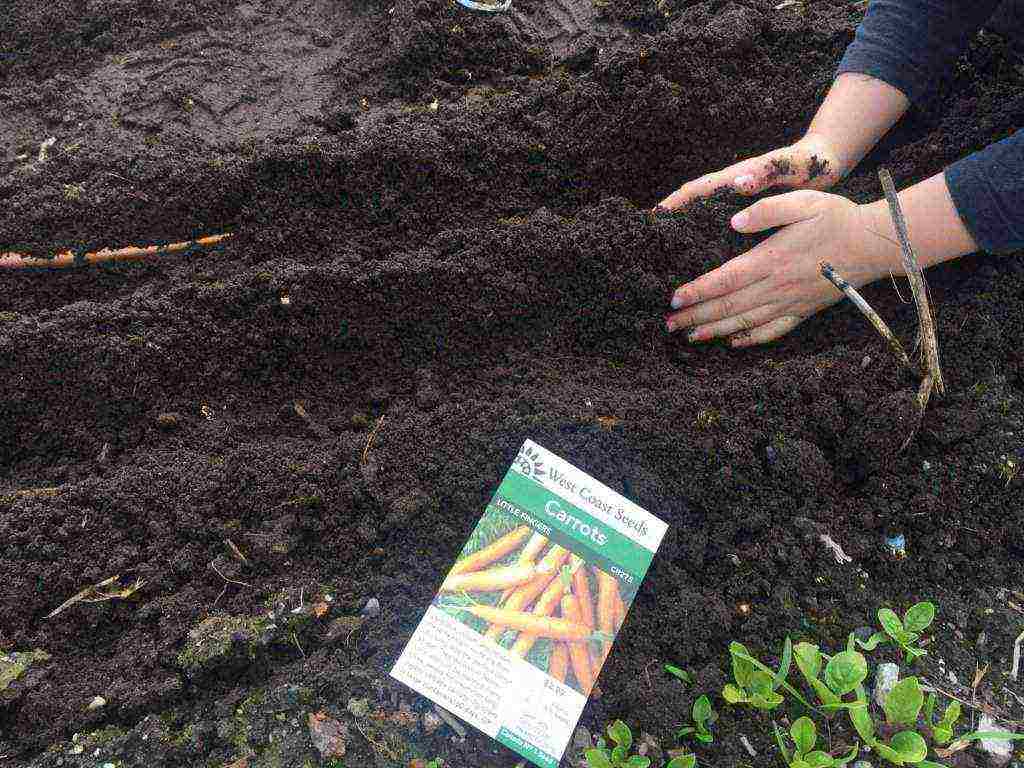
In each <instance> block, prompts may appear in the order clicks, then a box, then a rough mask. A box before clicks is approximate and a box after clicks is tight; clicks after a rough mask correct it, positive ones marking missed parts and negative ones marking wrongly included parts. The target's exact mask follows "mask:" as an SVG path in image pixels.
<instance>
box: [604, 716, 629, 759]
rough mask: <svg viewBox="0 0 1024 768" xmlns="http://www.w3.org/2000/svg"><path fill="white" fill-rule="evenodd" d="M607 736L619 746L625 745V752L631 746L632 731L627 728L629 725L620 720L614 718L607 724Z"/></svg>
mask: <svg viewBox="0 0 1024 768" xmlns="http://www.w3.org/2000/svg"><path fill="white" fill-rule="evenodd" d="M608 738H609V739H611V740H612V741H614V742H615V743H616V744H618V745H619V746H620V747H625V748H626V751H627V752H628V751H629V748H630V747H631V746H633V733H632V732H631V731H630V730H629V726H628V725H626V724H625V723H624V722H622V721H621V720H616V721H615V722H614V723H612V724H611V725H609V726H608Z"/></svg>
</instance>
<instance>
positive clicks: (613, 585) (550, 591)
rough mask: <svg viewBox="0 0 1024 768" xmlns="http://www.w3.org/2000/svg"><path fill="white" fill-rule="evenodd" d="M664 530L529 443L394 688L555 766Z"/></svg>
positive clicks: (398, 667)
mask: <svg viewBox="0 0 1024 768" xmlns="http://www.w3.org/2000/svg"><path fill="white" fill-rule="evenodd" d="M665 530H666V525H665V523H664V522H663V521H661V520H659V519H658V518H657V517H655V516H654V515H651V514H650V513H649V512H647V511H646V510H644V509H642V508H640V507H639V506H637V505H636V504H635V503H633V502H632V501H630V500H629V499H626V498H625V497H623V496H621V495H620V494H618V493H616V492H615V491H613V490H612V489H610V488H608V487H607V486H605V485H603V484H602V483H600V482H598V481H597V480H595V479H594V478H592V477H590V476H589V475H587V474H586V473H585V472H583V471H581V470H580V469H578V468H576V467H574V466H573V465H571V464H569V463H568V462H566V461H564V460H563V459H561V458H559V457H558V456H556V455H555V454H553V453H551V452H550V451H547V450H546V449H544V448H542V447H541V446H539V445H537V444H536V443H533V442H532V441H529V440H528V441H526V443H524V445H523V447H522V448H521V449H520V451H519V454H518V455H517V456H516V459H515V461H514V462H513V464H512V467H511V468H510V469H509V471H508V473H507V474H506V475H505V477H504V479H503V480H502V482H501V484H500V485H499V486H498V489H497V491H496V492H495V494H494V496H493V497H492V499H491V501H490V503H489V504H488V505H487V508H486V510H485V511H484V514H483V515H482V517H481V518H480V520H479V521H478V523H477V525H476V527H475V528H474V529H473V531H472V533H471V534H470V536H469V538H468V540H467V541H466V544H465V546H464V547H463V549H462V552H461V553H460V554H459V556H458V557H457V558H456V560H455V563H454V564H453V565H452V567H451V569H450V570H449V572H448V573H447V574H446V575H445V577H444V579H443V581H442V582H441V584H440V587H439V588H438V591H437V595H436V596H435V598H434V600H433V602H432V603H431V605H430V607H429V608H428V609H427V614H426V616H425V617H424V618H423V620H422V621H421V623H420V624H419V626H418V627H417V628H416V631H415V632H414V634H413V637H412V639H411V640H410V641H409V644H408V645H407V646H406V648H405V650H404V651H403V653H402V655H401V656H400V657H399V659H398V661H397V662H396V663H395V667H394V669H393V670H392V672H391V674H392V676H393V677H395V678H396V679H397V680H399V681H401V682H403V683H405V684H406V685H408V686H410V687H411V688H413V689H414V690H416V691H417V692H419V693H421V694H423V695H424V696H427V697H428V698H430V699H431V700H433V701H434V702H435V703H437V704H439V705H440V706H442V707H444V708H446V709H448V710H450V711H451V712H452V713H454V714H455V715H457V716H459V717H461V718H463V719H465V720H466V721H467V722H468V723H470V724H471V725H473V726H475V727H477V728H479V729H480V730H481V731H483V732H484V733H487V734H488V735H490V736H492V737H493V738H495V739H496V740H498V741H499V742H501V743H502V744H504V745H505V746H507V747H509V748H510V749H512V750H513V751H515V752H517V753H518V754H520V755H521V756H523V757H525V758H527V759H528V760H530V761H531V762H533V763H534V764H536V765H538V766H543V767H544V768H554V766H557V765H558V762H559V760H560V759H561V756H562V754H563V752H564V750H565V747H566V746H567V745H568V743H569V741H570V739H571V737H572V733H573V730H574V728H575V726H576V722H577V721H578V719H579V716H580V714H581V713H582V711H583V707H584V705H585V704H586V701H587V697H589V695H590V692H591V691H592V689H593V687H594V684H595V683H596V681H597V678H598V675H599V673H600V671H601V667H602V666H603V665H604V663H605V660H606V659H607V658H608V655H609V654H610V653H611V651H612V646H613V644H614V641H615V637H616V635H617V634H618V632H619V630H620V629H621V627H622V624H623V621H624V620H625V617H626V613H627V612H628V610H629V606H630V605H631V604H632V602H633V600H634V598H635V596H636V594H637V591H638V589H639V588H640V584H641V582H642V581H643V578H644V576H645V575H646V573H647V569H648V567H649V566H650V564H651V561H652V559H653V557H654V554H655V552H656V551H657V549H658V546H659V545H660V543H661V539H662V537H663V536H664V534H665Z"/></svg>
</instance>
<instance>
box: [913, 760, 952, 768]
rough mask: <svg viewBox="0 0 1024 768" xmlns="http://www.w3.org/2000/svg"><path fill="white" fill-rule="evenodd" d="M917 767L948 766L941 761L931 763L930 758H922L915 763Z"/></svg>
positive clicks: (938, 767)
mask: <svg viewBox="0 0 1024 768" xmlns="http://www.w3.org/2000/svg"><path fill="white" fill-rule="evenodd" d="M917 768H948V767H947V766H945V765H943V764H942V763H933V762H932V761H931V760H922V761H921V762H920V763H918V764H917Z"/></svg>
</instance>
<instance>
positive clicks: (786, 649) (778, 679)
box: [772, 637, 793, 690]
mask: <svg viewBox="0 0 1024 768" xmlns="http://www.w3.org/2000/svg"><path fill="white" fill-rule="evenodd" d="M792 664H793V643H792V642H791V641H790V639H789V638H788V637H787V638H786V642H784V643H783V644H782V659H781V660H780V662H779V671H778V672H776V673H775V682H774V683H772V689H773V690H774V689H778V687H779V686H780V685H782V684H783V683H784V682H786V678H787V677H789V668H790V667H791V666H792Z"/></svg>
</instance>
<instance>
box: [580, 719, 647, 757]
mask: <svg viewBox="0 0 1024 768" xmlns="http://www.w3.org/2000/svg"><path fill="white" fill-rule="evenodd" d="M608 738H609V739H610V740H611V741H612V743H613V744H615V746H614V747H612V748H611V749H608V748H607V747H606V746H604V743H603V741H602V742H599V743H598V746H597V748H596V749H588V750H587V751H586V753H585V757H586V760H587V768H648V766H650V764H651V759H650V758H649V757H642V756H641V755H630V754H629V750H630V748H631V747H632V746H633V733H632V731H630V730H629V726H628V725H626V724H625V723H624V722H622V721H621V720H616V721H615V722H614V723H612V724H611V725H609V726H608Z"/></svg>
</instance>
